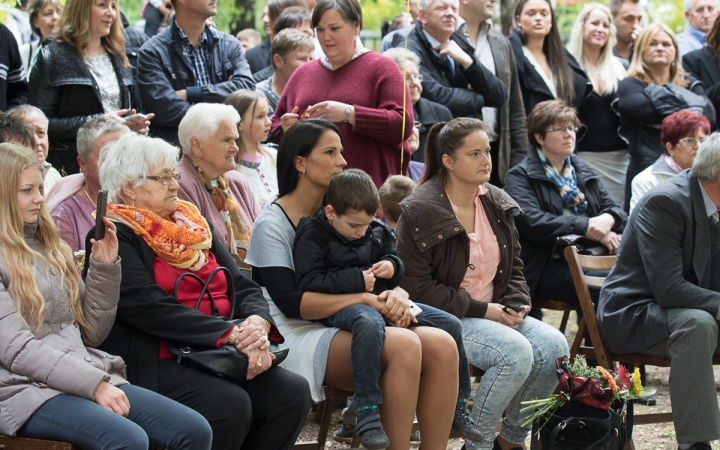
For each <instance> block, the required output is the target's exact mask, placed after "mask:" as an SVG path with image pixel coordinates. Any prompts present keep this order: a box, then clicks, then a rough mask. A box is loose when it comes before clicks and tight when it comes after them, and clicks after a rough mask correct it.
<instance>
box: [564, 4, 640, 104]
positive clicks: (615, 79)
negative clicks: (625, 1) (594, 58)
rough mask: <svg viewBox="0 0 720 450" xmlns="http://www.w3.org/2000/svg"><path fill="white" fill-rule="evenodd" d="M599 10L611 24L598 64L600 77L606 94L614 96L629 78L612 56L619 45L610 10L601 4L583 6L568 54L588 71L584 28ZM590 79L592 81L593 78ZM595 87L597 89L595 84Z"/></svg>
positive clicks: (571, 36)
mask: <svg viewBox="0 0 720 450" xmlns="http://www.w3.org/2000/svg"><path fill="white" fill-rule="evenodd" d="M597 9H599V10H601V11H602V12H604V13H605V14H607V17H608V21H609V23H610V36H609V37H608V41H607V43H606V44H605V46H604V47H603V48H602V51H601V52H600V58H599V59H598V62H597V65H598V72H599V73H598V75H599V77H600V79H601V80H602V82H603V87H604V93H605V94H612V93H613V92H615V91H616V90H617V87H618V83H619V82H620V80H622V79H623V78H625V77H626V76H627V71H626V70H625V67H623V65H622V63H621V62H620V60H619V59H618V58H616V57H615V56H614V55H613V54H612V49H613V48H614V47H615V44H616V43H617V28H616V27H615V23H614V22H613V18H612V13H610V8H608V7H607V6H605V5H603V4H601V3H595V2H592V3H586V4H585V5H583V7H582V9H581V10H580V13H579V14H578V15H577V18H576V19H575V23H574V24H573V27H572V31H571V32H570V42H568V45H567V50H568V52H570V54H571V55H573V56H574V57H575V59H576V60H577V61H578V62H579V63H580V65H581V66H582V67H583V68H584V69H586V66H585V64H586V60H585V54H584V53H583V27H584V26H585V22H586V21H587V18H588V17H589V16H590V13H592V12H593V11H595V10H597ZM586 70H587V69H586ZM590 79H591V80H592V78H590ZM593 87H595V86H594V82H593Z"/></svg>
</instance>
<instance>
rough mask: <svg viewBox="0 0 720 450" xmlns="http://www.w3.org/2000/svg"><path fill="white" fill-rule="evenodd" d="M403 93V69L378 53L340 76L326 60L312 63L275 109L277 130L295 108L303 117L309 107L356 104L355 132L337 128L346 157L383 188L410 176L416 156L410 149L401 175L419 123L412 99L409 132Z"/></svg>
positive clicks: (297, 74) (346, 67)
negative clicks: (388, 181) (393, 177)
mask: <svg viewBox="0 0 720 450" xmlns="http://www.w3.org/2000/svg"><path fill="white" fill-rule="evenodd" d="M403 89H407V88H406V86H405V81H404V80H403V77H402V73H401V72H400V70H399V69H398V67H397V65H396V64H395V63H394V62H392V61H391V60H390V59H389V58H386V57H385V56H382V55H380V54H379V53H376V52H373V51H370V52H367V53H365V54H362V55H360V56H358V57H357V58H355V59H354V60H352V61H350V62H349V63H347V64H345V65H344V66H342V67H340V68H339V69H337V70H335V71H332V70H329V69H327V68H326V67H324V66H323V65H322V64H321V63H320V61H311V62H309V63H307V64H303V65H302V66H300V67H299V68H298V69H297V70H296V71H295V73H294V74H293V75H292V77H290V80H289V81H288V83H287V85H286V86H285V89H284V90H283V93H282V96H281V97H280V103H278V106H277V108H276V109H275V116H274V117H273V121H272V128H273V130H274V129H276V128H278V127H280V118H281V117H282V115H283V114H285V113H286V112H289V111H292V109H293V108H294V107H295V106H298V107H299V108H300V114H302V113H303V112H305V110H306V109H307V108H308V106H310V105H314V104H316V103H320V102H323V101H327V100H334V101H338V102H342V103H347V104H349V105H353V106H354V107H355V127H352V126H351V125H350V124H349V123H343V122H341V123H336V125H337V126H338V128H340V132H341V134H342V139H343V146H344V149H345V153H344V154H343V156H344V157H345V159H346V160H347V163H348V165H347V167H349V168H357V169H362V170H364V171H365V172H367V173H368V174H369V175H370V176H371V177H372V179H373V180H374V181H375V184H377V185H378V186H380V185H382V183H383V182H384V181H385V179H386V178H387V177H388V176H390V175H396V174H399V173H403V174H405V173H407V167H408V164H409V162H410V153H409V152H408V151H407V150H404V156H403V163H402V170H401V167H400V144H401V143H402V142H403V141H405V140H407V137H408V136H410V132H411V130H412V126H413V120H414V119H413V111H412V101H411V100H410V94H407V112H406V116H405V118H406V120H405V130H404V133H403V127H402V112H403ZM279 131H280V132H281V131H282V130H279Z"/></svg>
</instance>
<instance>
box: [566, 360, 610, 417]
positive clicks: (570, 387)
mask: <svg viewBox="0 0 720 450" xmlns="http://www.w3.org/2000/svg"><path fill="white" fill-rule="evenodd" d="M555 365H556V367H557V376H558V381H559V382H560V390H561V391H563V392H567V393H569V394H570V400H573V401H576V402H579V403H583V404H585V405H588V406H592V407H594V408H600V409H605V410H607V409H608V408H609V407H610V401H611V400H612V396H613V392H612V389H608V388H605V389H603V387H602V385H601V384H600V380H598V379H597V378H585V377H578V376H575V375H574V374H573V373H572V371H571V370H570V367H568V359H567V356H563V357H561V358H558V359H557V360H555Z"/></svg>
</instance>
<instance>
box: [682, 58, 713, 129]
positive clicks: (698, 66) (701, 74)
mask: <svg viewBox="0 0 720 450" xmlns="http://www.w3.org/2000/svg"><path fill="white" fill-rule="evenodd" d="M682 63H683V66H684V67H685V69H686V70H687V71H688V72H690V73H691V74H692V75H693V76H694V77H695V78H697V79H698V80H700V81H701V82H702V84H703V85H704V87H705V94H706V95H707V97H708V98H709V99H710V101H711V102H712V104H713V106H714V107H715V113H716V114H717V112H718V111H720V65H718V59H717V56H716V55H715V52H714V51H713V50H712V49H711V48H710V47H703V48H701V49H700V50H694V51H692V52H690V53H687V54H686V55H685V56H683V59H682ZM717 129H718V124H717V122H716V123H715V125H714V126H713V131H715V130H717Z"/></svg>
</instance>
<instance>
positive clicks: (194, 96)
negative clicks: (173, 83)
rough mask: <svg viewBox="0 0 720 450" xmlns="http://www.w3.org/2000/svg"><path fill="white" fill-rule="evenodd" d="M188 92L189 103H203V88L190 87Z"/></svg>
mask: <svg viewBox="0 0 720 450" xmlns="http://www.w3.org/2000/svg"><path fill="white" fill-rule="evenodd" d="M185 89H186V90H187V101H188V103H201V102H202V99H203V90H202V86H188V87H187V88H185Z"/></svg>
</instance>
